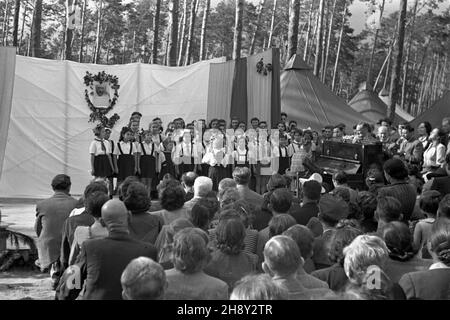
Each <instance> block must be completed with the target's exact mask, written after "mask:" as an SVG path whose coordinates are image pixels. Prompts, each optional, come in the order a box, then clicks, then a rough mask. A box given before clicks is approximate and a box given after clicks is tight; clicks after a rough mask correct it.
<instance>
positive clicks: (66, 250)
mask: <svg viewBox="0 0 450 320" xmlns="http://www.w3.org/2000/svg"><path fill="white" fill-rule="evenodd" d="M94 222H95V220H94V217H93V216H91V215H90V214H89V213H87V212H86V211H85V212H83V213H82V214H79V215H76V216H73V217H69V218H67V220H66V221H65V222H64V227H63V230H62V244H61V256H60V262H61V267H62V269H63V270H64V269H65V268H67V266H68V265H69V256H70V248H71V247H72V242H73V237H74V233H75V229H76V228H77V227H79V226H82V227H89V226H91V225H92V224H93V223H94Z"/></svg>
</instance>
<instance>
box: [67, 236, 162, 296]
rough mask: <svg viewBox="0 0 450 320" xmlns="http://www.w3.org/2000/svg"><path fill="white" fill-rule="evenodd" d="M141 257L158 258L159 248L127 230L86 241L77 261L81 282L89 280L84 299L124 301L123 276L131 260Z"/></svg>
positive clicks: (86, 284)
mask: <svg viewBox="0 0 450 320" xmlns="http://www.w3.org/2000/svg"><path fill="white" fill-rule="evenodd" d="M138 257H149V258H151V259H153V260H155V261H157V259H156V249H155V247H154V246H153V245H151V244H149V243H145V242H141V241H137V240H135V239H133V238H131V237H130V236H129V235H128V234H126V233H110V235H109V236H108V237H107V238H103V239H91V240H86V241H85V242H83V244H82V246H81V252H80V255H79V256H78V258H77V261H76V262H75V264H76V265H77V266H78V267H79V268H80V273H81V283H83V282H84V281H86V283H85V291H84V294H83V297H82V299H83V300H121V299H122V286H121V283H120V277H121V275H122V272H123V270H124V269H125V268H126V266H127V265H128V264H129V263H130V262H131V260H133V259H135V258H138ZM63 298H64V296H63Z"/></svg>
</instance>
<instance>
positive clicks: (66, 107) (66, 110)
mask: <svg viewBox="0 0 450 320" xmlns="http://www.w3.org/2000/svg"><path fill="white" fill-rule="evenodd" d="M68 67H69V66H68V62H67V60H65V61H64V81H65V86H64V88H65V90H64V167H63V172H64V174H66V175H67V173H68V166H67V163H68V161H69V146H68V143H69V102H68V100H69V88H68V72H67V69H68Z"/></svg>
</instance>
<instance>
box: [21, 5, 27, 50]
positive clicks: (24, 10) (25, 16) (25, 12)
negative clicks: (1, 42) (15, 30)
mask: <svg viewBox="0 0 450 320" xmlns="http://www.w3.org/2000/svg"><path fill="white" fill-rule="evenodd" d="M27 13H28V6H27V4H26V3H25V5H24V7H23V14H22V28H21V29H20V39H19V54H20V48H21V47H22V43H23V32H24V29H25V20H26V18H27Z"/></svg>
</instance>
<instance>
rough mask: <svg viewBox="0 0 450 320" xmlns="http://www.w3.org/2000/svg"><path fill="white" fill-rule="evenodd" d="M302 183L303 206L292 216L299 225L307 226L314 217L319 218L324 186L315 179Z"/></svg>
mask: <svg viewBox="0 0 450 320" xmlns="http://www.w3.org/2000/svg"><path fill="white" fill-rule="evenodd" d="M300 180H301V181H300V182H301V183H302V205H301V207H300V208H298V209H297V210H295V211H291V212H290V214H291V215H292V216H293V217H294V218H295V220H296V221H297V223H298V224H302V225H304V226H306V224H307V223H308V221H309V220H310V219H311V218H312V217H317V214H318V213H319V207H318V206H317V205H318V203H319V200H320V194H321V190H322V186H321V185H320V183H319V182H318V181H316V180H314V179H311V180H305V181H303V180H302V179H300Z"/></svg>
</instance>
